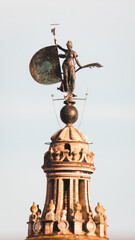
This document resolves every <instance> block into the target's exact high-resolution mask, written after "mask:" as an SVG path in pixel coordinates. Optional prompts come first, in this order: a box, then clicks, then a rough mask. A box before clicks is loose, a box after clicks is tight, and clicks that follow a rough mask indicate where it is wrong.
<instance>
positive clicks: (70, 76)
mask: <svg viewBox="0 0 135 240" xmlns="http://www.w3.org/2000/svg"><path fill="white" fill-rule="evenodd" d="M66 45H67V48H68V49H64V48H62V47H61V46H60V45H58V44H57V45H56V46H57V47H58V48H59V49H60V50H62V51H63V52H65V54H59V55H58V56H59V57H60V58H65V60H64V62H63V64H62V69H63V80H62V83H61V86H60V87H59V88H57V89H58V90H60V91H62V92H67V93H68V96H71V97H76V95H75V94H74V89H75V77H76V75H75V73H76V72H77V71H78V70H80V69H82V68H86V67H90V68H91V67H102V66H101V65H100V64H99V63H92V64H87V65H85V66H81V64H80V63H79V61H78V58H77V57H78V55H77V54H76V52H75V51H73V49H72V47H73V45H72V42H71V41H70V40H69V41H67V44H66ZM74 60H75V62H76V63H77V65H78V66H79V68H78V69H77V70H75V64H74Z"/></svg>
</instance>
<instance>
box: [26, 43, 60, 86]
mask: <svg viewBox="0 0 135 240" xmlns="http://www.w3.org/2000/svg"><path fill="white" fill-rule="evenodd" d="M30 73H31V75H32V77H33V78H34V80H35V81H37V82H38V83H41V84H47V85H49V84H54V83H58V82H60V81H61V70H60V62H59V57H58V50H57V47H56V46H49V47H45V48H42V49H40V50H39V51H38V52H36V53H35V54H34V56H33V57H32V59H31V61H30Z"/></svg>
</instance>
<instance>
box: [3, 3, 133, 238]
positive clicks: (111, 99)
mask: <svg viewBox="0 0 135 240" xmlns="http://www.w3.org/2000/svg"><path fill="white" fill-rule="evenodd" d="M54 21H56V22H57V23H59V24H60V25H59V26H58V27H57V30H56V33H57V41H58V43H59V44H60V45H61V46H63V47H66V42H67V40H72V42H73V49H74V50H75V51H76V52H77V54H78V55H79V57H78V58H79V61H80V63H81V64H82V65H84V64H88V63H92V62H99V63H101V64H102V65H103V66H104V67H103V68H102V69H92V70H91V69H84V70H81V71H80V72H78V73H77V76H76V77H77V78H76V88H75V93H76V94H77V95H78V96H79V97H84V96H85V93H86V92H87V91H88V94H89V95H88V100H87V102H86V107H85V112H84V116H83V121H82V123H81V125H80V128H79V129H80V131H82V132H83V133H84V134H85V135H86V136H87V137H88V140H89V141H92V142H93V143H94V144H93V145H90V150H91V151H93V152H94V153H95V166H96V171H95V172H94V174H93V176H92V180H91V199H92V206H93V211H94V208H95V206H96V204H97V202H98V201H100V202H101V204H102V205H103V206H104V207H105V209H106V210H107V216H108V224H109V227H108V234H109V236H110V238H111V239H113V237H115V236H116V237H117V236H118V237H119V236H120V237H123V236H125V238H126V239H129V237H127V236H131V237H133V239H135V220H134V219H135V217H134V214H135V187H134V184H135V173H134V169H135V67H134V64H135V1H134V0H83V1H81V0H74V1H71V0H68V1H64V0H54V1H53V0H49V1H45V0H12V1H10V0H0V33H1V37H0V40H1V41H0V42H1V44H0V55H1V57H0V73H1V78H0V79H1V80H0V113H1V115H0V121H1V124H0V136H1V139H0V150H1V151H0V163H1V167H0V189H1V190H0V193H1V194H0V205H1V211H0V212H1V214H0V239H2V240H4V239H6V240H7V239H8V238H9V239H10V240H11V239H14V240H15V239H17V240H20V239H24V238H25V237H26V236H27V224H26V222H27V221H28V217H29V215H30V210H29V208H30V206H31V204H32V202H33V201H35V202H36V203H37V204H38V203H39V205H40V208H41V209H43V205H44V201H45V200H44V199H45V191H46V182H45V174H44V173H43V171H42V169H41V166H42V164H43V156H44V153H45V151H47V149H48V146H46V145H45V144H44V143H45V142H49V141H50V137H51V136H52V135H53V133H54V132H56V131H57V130H58V129H59V128H60V127H59V125H58V123H57V121H56V117H55V113H54V108H53V103H52V99H51V94H52V93H54V94H55V96H56V97H60V96H61V97H62V94H61V93H59V92H58V91H57V90H56V89H57V87H58V86H59V84H55V85H51V86H44V85H41V84H38V83H37V82H35V81H34V80H33V79H32V77H31V75H30V73H29V62H30V59H31V57H32V56H33V54H34V53H35V52H36V51H38V50H39V49H40V48H42V47H45V46H49V45H53V36H52V33H51V30H50V29H51V27H50V23H53V22H54ZM55 106H56V111H57V114H58V118H59V111H60V108H61V107H62V103H59V102H56V103H55ZM76 106H77V107H78V108H79V113H80V117H79V120H78V121H77V123H76V124H75V127H78V125H79V123H80V119H81V114H82V111H83V103H82V102H80V103H79V104H77V105H76ZM59 122H60V120H59ZM60 124H61V127H63V126H64V125H63V124H62V123H61V122H60Z"/></svg>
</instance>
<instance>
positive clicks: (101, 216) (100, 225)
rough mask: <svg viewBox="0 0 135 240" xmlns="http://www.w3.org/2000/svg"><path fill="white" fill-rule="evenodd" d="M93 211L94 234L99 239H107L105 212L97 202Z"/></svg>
mask: <svg viewBox="0 0 135 240" xmlns="http://www.w3.org/2000/svg"><path fill="white" fill-rule="evenodd" d="M95 211H96V213H97V215H96V216H95V217H94V222H95V224H96V234H97V235H98V236H99V237H107V217H106V215H105V213H106V210H105V209H104V207H103V206H101V205H100V203H99V202H98V204H97V206H96V208H95Z"/></svg>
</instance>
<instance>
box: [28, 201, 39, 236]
mask: <svg viewBox="0 0 135 240" xmlns="http://www.w3.org/2000/svg"><path fill="white" fill-rule="evenodd" d="M30 211H31V212H32V214H31V215H30V216H29V222H28V237H31V236H33V235H34V231H33V224H34V223H35V222H36V220H37V214H36V213H37V206H36V205H35V202H33V205H32V206H31V207H30Z"/></svg>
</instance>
